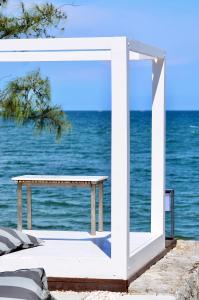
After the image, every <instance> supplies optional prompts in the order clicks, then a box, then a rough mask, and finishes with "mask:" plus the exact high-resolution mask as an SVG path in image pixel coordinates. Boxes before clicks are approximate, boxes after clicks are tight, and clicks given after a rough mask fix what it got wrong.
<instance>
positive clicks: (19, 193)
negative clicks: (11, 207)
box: [17, 183, 22, 230]
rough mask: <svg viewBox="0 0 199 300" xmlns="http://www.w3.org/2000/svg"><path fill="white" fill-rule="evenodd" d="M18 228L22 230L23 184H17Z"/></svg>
mask: <svg viewBox="0 0 199 300" xmlns="http://www.w3.org/2000/svg"><path fill="white" fill-rule="evenodd" d="M17 229H18V230H22V185H21V183H18V185H17Z"/></svg>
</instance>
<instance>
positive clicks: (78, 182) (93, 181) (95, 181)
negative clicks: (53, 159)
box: [12, 175, 108, 235]
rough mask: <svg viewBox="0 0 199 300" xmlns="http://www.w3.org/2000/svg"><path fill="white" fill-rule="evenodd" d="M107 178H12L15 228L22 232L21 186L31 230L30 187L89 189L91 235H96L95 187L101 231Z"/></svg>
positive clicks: (40, 176)
mask: <svg viewBox="0 0 199 300" xmlns="http://www.w3.org/2000/svg"><path fill="white" fill-rule="evenodd" d="M107 179H108V176H60V175H58V176H57V175H22V176H17V177H13V178H12V180H13V181H15V182H16V183H17V201H18V202H17V216H18V220H17V227H18V229H19V230H22V227H23V226H22V186H26V188H27V225H28V229H30V230H31V229H32V195H31V186H64V187H78V186H80V187H90V188H91V234H92V235H95V234H96V187H98V189H99V214H98V216H99V220H98V230H99V231H103V183H104V181H105V180H107Z"/></svg>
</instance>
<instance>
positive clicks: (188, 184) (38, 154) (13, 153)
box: [0, 112, 199, 239]
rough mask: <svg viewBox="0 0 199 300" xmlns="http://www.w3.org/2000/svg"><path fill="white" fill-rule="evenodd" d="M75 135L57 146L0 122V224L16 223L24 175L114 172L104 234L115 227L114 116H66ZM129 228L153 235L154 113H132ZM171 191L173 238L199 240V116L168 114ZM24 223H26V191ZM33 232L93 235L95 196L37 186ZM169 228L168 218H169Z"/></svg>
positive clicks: (107, 189)
mask: <svg viewBox="0 0 199 300" xmlns="http://www.w3.org/2000/svg"><path fill="white" fill-rule="evenodd" d="M67 115H68V117H69V119H70V121H71V123H72V130H71V131H70V132H69V133H68V134H66V135H64V136H63V138H62V140H61V142H60V143H56V142H55V139H54V137H53V136H52V135H50V134H43V135H42V136H37V135H35V133H34V132H33V130H32V128H31V126H26V127H17V126H16V125H15V124H13V123H11V122H5V121H2V120H0V136H1V143H0V226H12V227H14V226H16V184H15V183H13V182H12V181H11V177H13V176H17V175H23V174H55V175H108V176H109V180H108V181H107V182H106V183H105V187H104V198H105V199H104V202H105V203H104V211H105V216H104V217H105V229H107V230H108V229H110V200H111V192H110V182H111V114H110V112H68V114H67ZM130 119H131V120H130V121H131V122H130V125H131V126H130V127H131V141H130V145H131V165H130V170H131V203H130V205H131V214H130V215H131V217H130V225H131V229H132V230H135V231H145V230H150V179H151V163H150V160H151V142H150V139H151V113H150V112H131V118H130ZM166 187H167V188H172V189H174V190H175V226H176V227H175V233H176V236H177V237H181V238H182V237H183V238H192V239H199V112H167V147H166ZM23 193H24V194H23V198H24V203H23V206H24V209H23V220H24V227H25V226H26V210H25V205H26V203H25V196H26V195H25V189H24V192H23ZM32 194H33V195H32V198H33V200H32V203H33V228H34V229H36V228H38V229H63V230H85V231H87V230H89V227H90V191H89V189H85V188H84V189H80V188H76V189H75V188H70V189H69V188H50V187H40V188H38V187H35V188H33V191H32ZM167 226H169V218H168V217H167Z"/></svg>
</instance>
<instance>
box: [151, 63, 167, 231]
mask: <svg viewBox="0 0 199 300" xmlns="http://www.w3.org/2000/svg"><path fill="white" fill-rule="evenodd" d="M164 72H165V61H164V59H157V60H156V61H153V103H152V171H151V172H152V178H151V180H152V182H151V232H152V233H154V234H160V235H165V211H164V193H165V95H164V94H165V91H164V84H165V83H164V81H165V78H164V77H165V75H164Z"/></svg>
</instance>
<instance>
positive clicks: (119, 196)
mask: <svg viewBox="0 0 199 300" xmlns="http://www.w3.org/2000/svg"><path fill="white" fill-rule="evenodd" d="M128 54H129V53H128V48H127V39H126V38H121V39H120V40H119V41H117V43H115V45H114V47H113V49H112V63H111V76H112V155H111V234H112V249H111V257H112V261H113V264H115V265H117V272H118V276H119V274H120V276H122V277H126V276H127V268H128V258H129V165H130V161H129V103H128Z"/></svg>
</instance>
